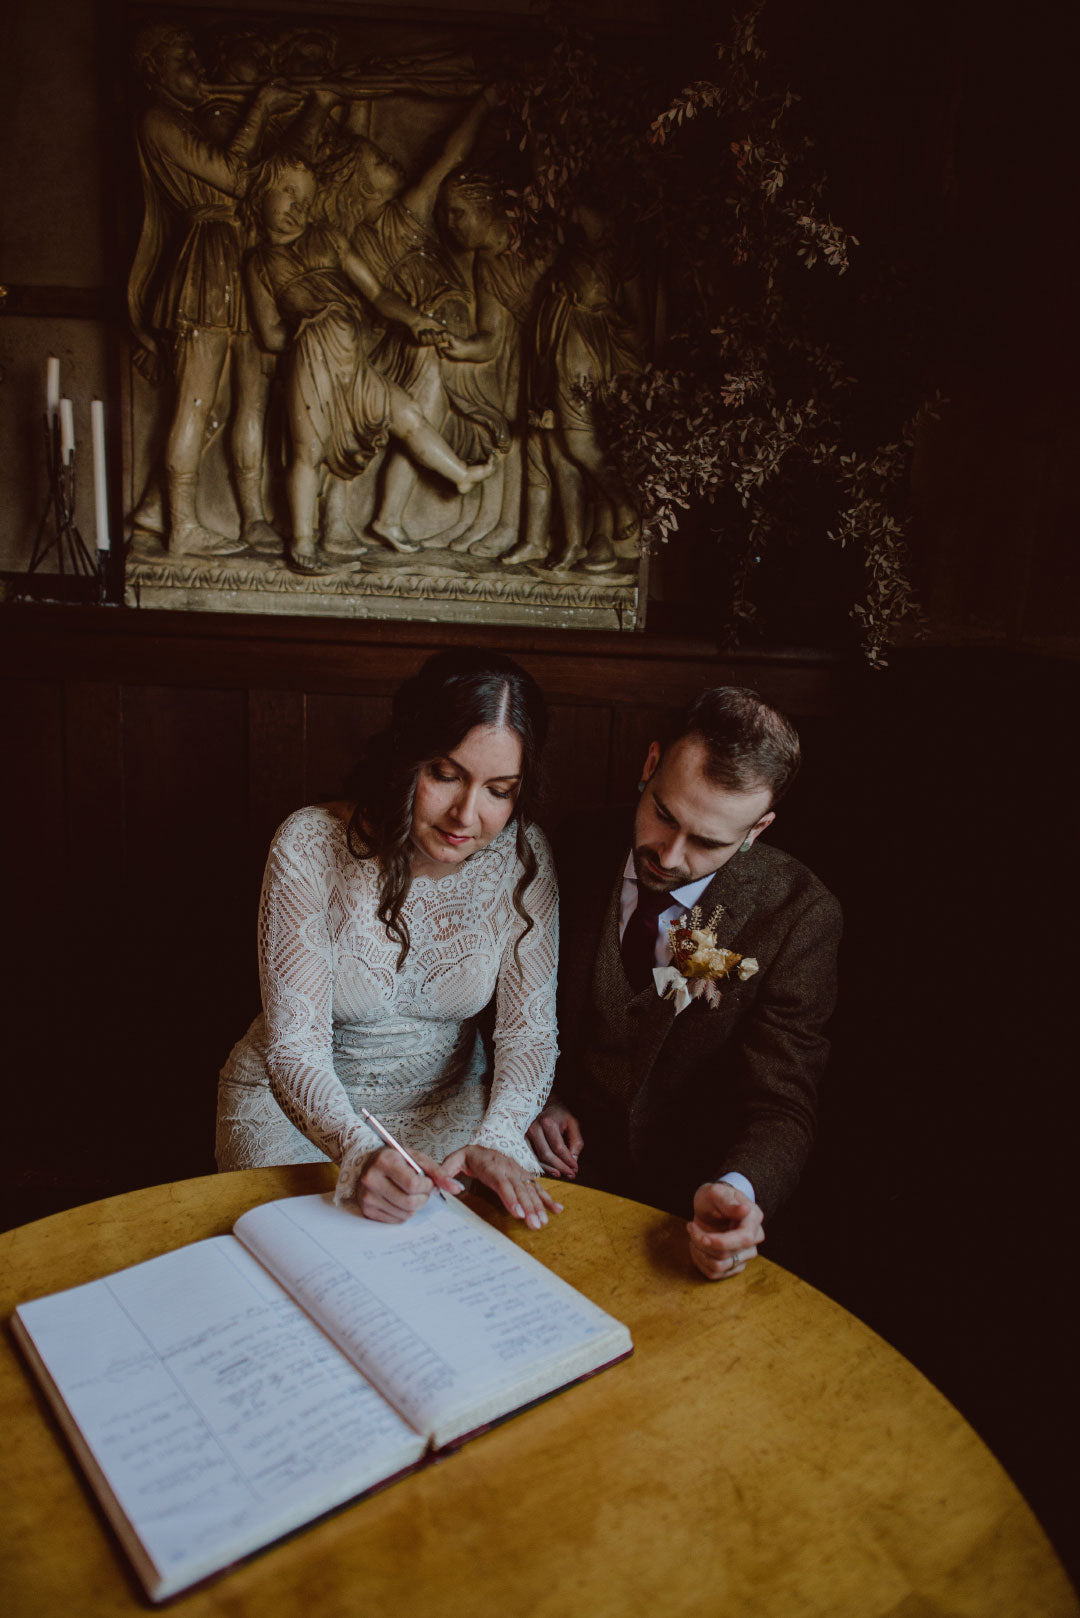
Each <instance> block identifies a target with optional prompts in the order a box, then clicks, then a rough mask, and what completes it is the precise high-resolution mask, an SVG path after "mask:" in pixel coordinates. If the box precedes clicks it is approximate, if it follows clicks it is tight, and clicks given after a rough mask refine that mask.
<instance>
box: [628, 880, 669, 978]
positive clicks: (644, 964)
mask: <svg viewBox="0 0 1080 1618" xmlns="http://www.w3.org/2000/svg"><path fill="white" fill-rule="evenodd" d="M671 902H672V901H671V894H670V893H653V892H652V890H651V889H649V888H643V887H641V886H640V885H639V887H638V902H637V907H636V909H635V910H634V912H633V914H632V915H631V917H630V920H629V921H628V922H627V923H626V931H625V932H624V933H623V935H622V958H623V965H624V966H625V968H626V976H627V978H628V979H629V980H630V987H631V989H633V991H634V993H635V994H640V993H641V991H642V989H644V988H645V986H646V984H648V983H651V982H652V971H653V965H654V963H655V960H656V935H657V932H658V930H659V921H660V914H661V912H662V911H664V910H667V908H668V907H669V905H670V904H671Z"/></svg>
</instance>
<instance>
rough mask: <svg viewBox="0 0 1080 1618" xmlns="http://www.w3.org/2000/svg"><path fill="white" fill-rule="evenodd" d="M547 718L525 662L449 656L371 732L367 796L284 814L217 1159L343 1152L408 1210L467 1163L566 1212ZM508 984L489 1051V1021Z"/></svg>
mask: <svg viewBox="0 0 1080 1618" xmlns="http://www.w3.org/2000/svg"><path fill="white" fill-rule="evenodd" d="M546 726H547V719H546V713H545V710H544V703H543V698H542V696H541V694H540V691H539V689H538V687H537V686H536V684H535V682H534V681H533V680H532V679H531V677H530V676H529V675H527V674H526V673H525V671H524V670H523V669H521V668H519V666H518V665H517V664H516V663H514V662H513V661H512V659H510V658H508V657H504V656H502V655H501V654H499V653H488V652H480V651H475V650H461V651H446V652H438V653H436V654H435V655H434V656H433V657H431V658H429V659H428V661H427V662H426V663H425V664H424V666H423V668H422V669H421V670H420V672H419V674H417V675H416V676H415V677H414V678H412V679H410V680H408V681H406V682H405V684H404V685H403V686H402V687H401V688H400V690H399V691H398V692H397V694H396V696H395V698H394V703H393V713H392V717H391V720H390V723H389V725H388V726H387V728H386V729H385V730H384V731H382V732H380V733H379V734H378V735H376V736H374V737H372V738H371V739H370V741H369V743H368V746H367V749H366V752H365V754H364V758H363V760H362V763H361V766H360V769H359V771H358V782H359V791H358V795H357V799H356V802H355V804H351V805H328V806H323V807H316V808H309V809H301V810H298V811H297V813H296V814H294V815H291V816H290V817H289V819H288V820H286V822H285V824H284V825H283V826H282V827H281V828H280V830H279V831H278V833H277V835H276V837H275V839H274V842H273V845H272V846H271V849H270V857H269V860H268V862H267V866H266V874H265V877H264V879H263V890H262V900H261V904H260V911H259V970H260V979H261V984H262V1002H263V1010H262V1014H261V1015H260V1016H258V1017H256V1019H255V1021H254V1022H253V1023H252V1025H251V1027H250V1028H249V1029H248V1031H247V1033H246V1034H245V1035H244V1037H243V1039H241V1040H240V1042H239V1044H237V1045H236V1046H235V1047H234V1048H233V1050H232V1052H231V1053H230V1055H229V1058H228V1060H227V1061H226V1063H225V1066H224V1068H223V1069H222V1071H221V1076H220V1082H219V1090H218V1116H217V1163H218V1167H219V1169H240V1168H252V1167H257V1166H265V1165H268V1164H282V1163H309V1162H319V1161H325V1160H326V1159H330V1160H331V1161H333V1162H335V1163H337V1164H338V1166H339V1173H338V1182H337V1190H336V1193H335V1197H336V1200H337V1201H339V1202H341V1201H352V1202H353V1203H354V1204H355V1205H356V1206H357V1207H358V1208H359V1210H360V1212H361V1213H363V1214H365V1215H366V1216H367V1217H368V1218H371V1219H382V1220H389V1221H395V1222H399V1221H401V1220H403V1219H407V1218H408V1217H409V1216H410V1214H412V1213H414V1212H416V1211H417V1209H419V1208H420V1207H421V1206H422V1205H423V1203H424V1201H425V1200H426V1198H427V1196H429V1195H430V1194H431V1192H432V1190H434V1189H435V1188H436V1187H438V1188H441V1189H444V1190H448V1191H452V1192H455V1193H456V1192H458V1191H460V1189H461V1186H460V1182H459V1181H457V1180H456V1179H455V1178H454V1176H455V1175H457V1174H459V1173H462V1174H467V1175H471V1176H472V1177H473V1178H474V1179H476V1180H478V1181H480V1182H481V1183H482V1184H484V1185H487V1186H489V1187H490V1188H491V1189H492V1190H493V1191H494V1192H495V1193H496V1194H497V1195H498V1197H499V1198H500V1200H501V1201H502V1203H503V1205H504V1206H505V1208H506V1209H507V1210H508V1212H509V1213H511V1214H512V1215H514V1216H515V1217H516V1218H519V1219H523V1220H524V1221H525V1223H526V1224H528V1225H530V1226H531V1227H532V1228H534V1229H539V1228H540V1226H542V1225H544V1224H546V1223H547V1212H546V1210H548V1209H550V1210H553V1211H558V1209H559V1205H558V1203H556V1202H554V1201H553V1200H552V1198H551V1197H550V1196H549V1195H548V1193H547V1191H546V1190H545V1189H544V1188H543V1187H542V1186H541V1185H539V1184H538V1183H537V1181H536V1179H535V1178H534V1177H535V1176H536V1175H537V1174H538V1173H539V1172H540V1165H539V1164H538V1162H537V1160H536V1158H535V1157H534V1156H533V1153H532V1150H531V1148H530V1146H529V1145H528V1142H527V1141H526V1137H525V1132H526V1130H527V1129H528V1127H529V1125H530V1124H531V1123H532V1121H533V1119H534V1118H535V1117H536V1115H537V1114H538V1113H539V1111H540V1110H541V1108H542V1107H543V1105H544V1102H545V1100H546V1098H547V1095H548V1091H549V1090H550V1088H551V1079H552V1074H553V1071H554V1067H555V1057H556V1053H557V1046H556V1027H555V971H556V964H557V953H558V896H557V891H556V884H555V874H554V870H553V867H552V862H551V856H550V853H549V851H548V846H547V843H546V840H545V838H544V835H543V833H542V832H541V831H540V829H539V827H537V826H536V825H535V824H534V823H533V822H532V820H531V818H530V812H531V807H532V802H533V799H534V796H535V792H536V788H537V784H538V782H537V777H538V771H539V763H540V751H541V748H542V746H543V740H544V734H545V731H546ZM493 997H494V1025H493V1035H492V1039H491V1049H490V1053H489V1051H488V1049H487V1046H486V1043H485V1041H484V1039H483V1038H482V1037H481V1034H480V1030H479V1028H478V1026H477V1019H478V1018H479V1016H480V1013H481V1012H482V1011H483V1010H484V1009H485V1007H486V1006H487V1005H488V1003H489V1002H490V1001H492V999H493ZM362 1107H366V1108H367V1109H368V1110H369V1111H370V1112H372V1113H373V1114H374V1115H375V1116H376V1117H377V1118H378V1119H379V1120H380V1121H381V1122H382V1123H383V1124H384V1125H385V1126H386V1127H387V1128H388V1129H389V1130H390V1132H391V1133H392V1134H393V1135H394V1136H395V1137H396V1138H397V1140H398V1141H400V1142H401V1143H402V1144H403V1145H404V1146H405V1147H406V1148H407V1150H408V1151H409V1153H410V1154H411V1155H412V1156H413V1157H414V1158H415V1159H416V1161H417V1163H418V1164H419V1166H420V1168H421V1169H422V1170H423V1171H424V1172H423V1173H422V1174H416V1173H414V1171H413V1170H412V1169H410V1168H409V1167H408V1165H407V1164H406V1163H405V1162H404V1160H403V1159H402V1157H401V1156H400V1154H399V1153H397V1152H396V1151H394V1150H393V1148H392V1147H389V1146H385V1145H383V1143H382V1141H381V1140H380V1138H379V1136H378V1135H377V1134H375V1132H374V1131H373V1130H372V1129H371V1128H370V1127H369V1126H368V1125H367V1123H366V1122H365V1121H364V1119H363V1118H362V1117H361V1116H360V1109H361V1108H362Z"/></svg>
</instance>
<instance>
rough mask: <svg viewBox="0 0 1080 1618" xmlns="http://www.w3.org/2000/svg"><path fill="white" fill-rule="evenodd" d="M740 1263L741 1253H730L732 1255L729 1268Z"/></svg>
mask: <svg viewBox="0 0 1080 1618" xmlns="http://www.w3.org/2000/svg"><path fill="white" fill-rule="evenodd" d="M741 1263H742V1254H741V1253H732V1255H731V1268H732V1269H734V1268H735V1266H736V1264H741Z"/></svg>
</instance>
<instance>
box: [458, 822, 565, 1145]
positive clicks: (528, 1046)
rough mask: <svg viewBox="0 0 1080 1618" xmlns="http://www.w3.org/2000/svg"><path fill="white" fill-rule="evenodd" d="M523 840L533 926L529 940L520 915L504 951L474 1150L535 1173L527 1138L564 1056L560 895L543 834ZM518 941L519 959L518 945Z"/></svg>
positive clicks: (529, 833)
mask: <svg viewBox="0 0 1080 1618" xmlns="http://www.w3.org/2000/svg"><path fill="white" fill-rule="evenodd" d="M526 836H527V837H528V839H529V843H530V845H531V847H532V850H533V853H534V854H535V855H536V863H537V872H536V876H535V877H534V878H533V880H532V882H531V883H530V885H529V887H528V889H527V890H526V893H525V905H526V908H527V909H528V911H529V914H530V915H531V916H532V918H533V926H532V927H531V928H530V930H529V931H528V932H527V933H526V932H525V923H524V922H523V921H522V920H521V919H520V917H519V916H518V914H517V912H516V911H515V912H514V925H513V926H512V927H511V928H510V936H509V937H508V939H507V941H506V943H505V944H504V946H503V951H502V956H501V959H500V962H499V981H498V986H497V988H496V991H495V1072H494V1076H493V1078H492V1082H491V1099H490V1101H489V1102H488V1108H487V1111H486V1113H485V1114H484V1120H483V1122H482V1124H481V1125H480V1129H479V1131H478V1133H477V1136H476V1143H477V1145H478V1146H494V1147H496V1148H497V1149H498V1150H499V1151H500V1152H505V1153H506V1154H507V1156H509V1157H512V1158H513V1159H514V1160H515V1162H518V1163H520V1164H521V1165H522V1167H523V1168H526V1169H528V1170H529V1172H530V1173H531V1174H535V1173H537V1172H538V1171H539V1168H540V1164H539V1163H538V1162H537V1160H536V1158H535V1157H534V1156H533V1154H532V1151H531V1149H530V1147H529V1145H528V1142H527V1141H526V1139H525V1131H526V1130H527V1129H528V1127H529V1125H530V1124H531V1123H532V1121H533V1119H534V1118H535V1117H536V1115H537V1113H538V1112H539V1111H540V1110H541V1108H542V1107H543V1105H544V1102H545V1101H546V1100H547V1098H548V1094H549V1092H550V1090H551V1080H552V1076H553V1074H554V1072H555V1058H556V1057H557V1056H558V1054H559V1046H558V1039H557V1025H556V1021H555V976H556V972H557V969H558V964H559V890H558V885H557V883H556V879H555V866H554V863H553V861H552V858H551V851H550V849H549V848H548V845H547V839H546V838H545V836H544V834H543V832H542V831H541V830H540V829H539V827H537V826H530V827H529V829H528V831H527V832H526ZM517 879H518V867H517V865H516V864H515V867H514V871H513V873H512V881H513V882H514V883H515V884H516V882H517ZM523 935H524V936H523ZM519 940H520V948H519V950H518V954H517V956H516V957H515V954H514V945H515V943H516V942H518V941H519ZM519 959H520V967H519V964H518V961H519Z"/></svg>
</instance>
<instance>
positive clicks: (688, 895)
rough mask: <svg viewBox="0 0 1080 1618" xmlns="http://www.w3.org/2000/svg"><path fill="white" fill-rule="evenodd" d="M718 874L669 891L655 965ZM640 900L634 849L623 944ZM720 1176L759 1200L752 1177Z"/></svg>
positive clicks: (622, 908) (665, 959)
mask: <svg viewBox="0 0 1080 1618" xmlns="http://www.w3.org/2000/svg"><path fill="white" fill-rule="evenodd" d="M715 875H716V872H715V871H710V872H709V874H708V876H703V877H699V878H698V880H697V881H696V882H687V883H686V884H685V886H683V887H681V888H672V890H671V893H670V895H669V897H670V899H671V903H670V904H669V905H668V907H667V909H666V910H662V911H661V912H660V919H659V925H658V926H657V929H656V955H655V957H654V959H653V965H654V966H670V965H671V945H670V943H669V942H668V927H669V926H670V924H671V923H672V922H673V921H678V920H679V918H680V917H681V916H685V914H686V912H687V911H688V910H691V909H692V908H693V906H694V905H696V904H697V902H698V900H699V899H700V898H701V895H702V894H703V893H704V892H705V889H706V888H707V887H708V886H709V883H710V882H711V881H712V879H713V877H714V876H715ZM637 902H638V879H637V873H636V871H635V870H634V854H633V850H631V851H630V853H629V854H628V855H627V858H626V866H625V868H624V870H623V882H622V894H621V895H620V899H619V942H620V944H621V943H622V936H623V933H624V932H625V931H626V924H627V922H628V921H629V920H630V917H631V916H632V915H633V913H634V911H635V910H636V909H637ZM706 919H707V918H706ZM720 1178H721V1180H724V1181H726V1182H727V1184H728V1185H733V1186H734V1187H735V1189H736V1190H737V1191H741V1192H742V1193H743V1195H744V1196H747V1197H749V1198H750V1201H751V1202H754V1201H756V1198H755V1196H754V1188H753V1186H752V1185H751V1184H750V1181H749V1180H748V1179H747V1178H746V1175H745V1174H740V1173H739V1172H738V1171H737V1170H735V1169H732V1170H731V1172H730V1173H728V1174H722V1175H721V1176H720Z"/></svg>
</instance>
